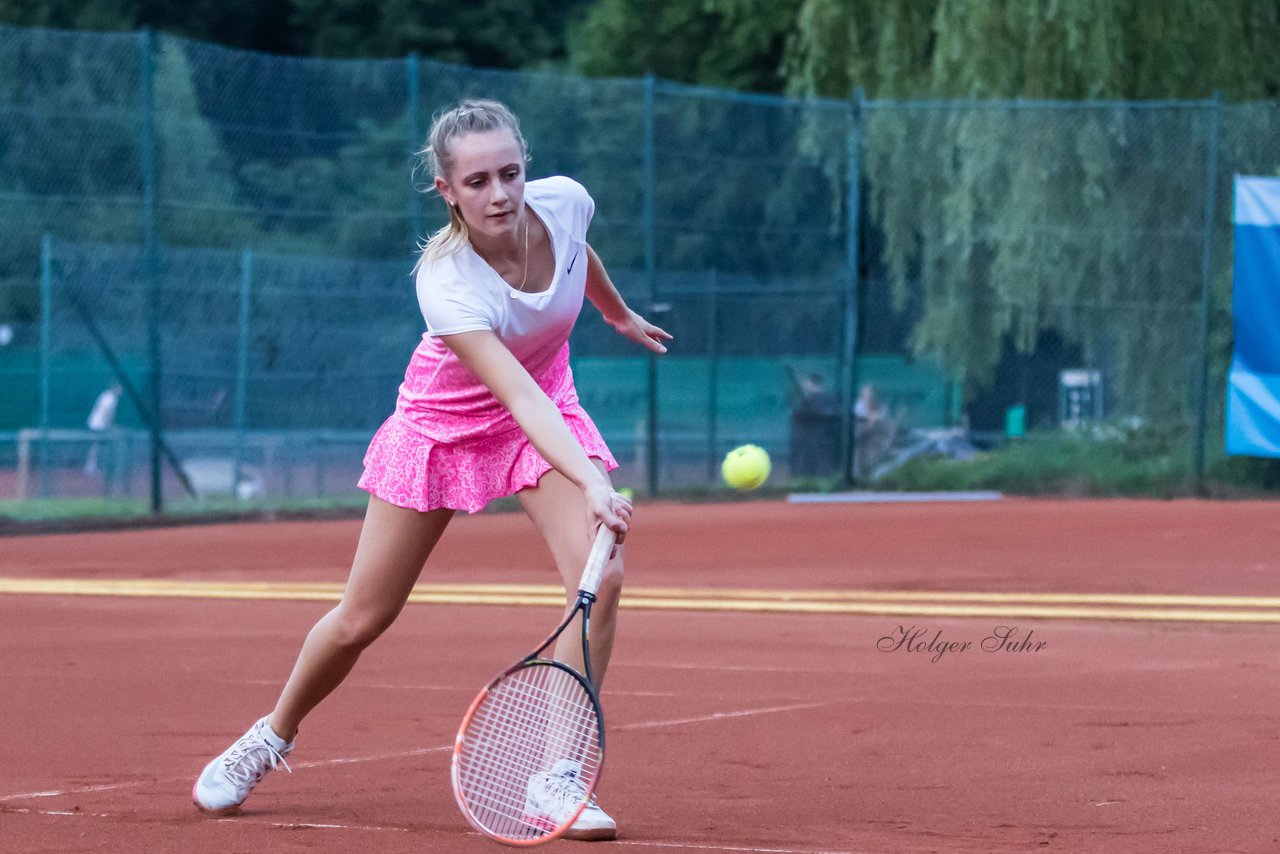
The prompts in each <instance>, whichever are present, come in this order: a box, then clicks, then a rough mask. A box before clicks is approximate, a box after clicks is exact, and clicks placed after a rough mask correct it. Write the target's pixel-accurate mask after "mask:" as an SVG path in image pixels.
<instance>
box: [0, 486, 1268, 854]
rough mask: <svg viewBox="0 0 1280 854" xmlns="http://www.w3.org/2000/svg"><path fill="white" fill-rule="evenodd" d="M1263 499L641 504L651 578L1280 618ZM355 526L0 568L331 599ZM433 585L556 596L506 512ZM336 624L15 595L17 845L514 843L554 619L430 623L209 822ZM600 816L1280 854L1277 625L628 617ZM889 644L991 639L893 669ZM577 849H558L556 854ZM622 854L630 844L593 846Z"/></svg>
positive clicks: (827, 832) (728, 831)
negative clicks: (523, 671) (245, 584)
mask: <svg viewBox="0 0 1280 854" xmlns="http://www.w3.org/2000/svg"><path fill="white" fill-rule="evenodd" d="M1277 510H1280V508H1278V507H1277V506H1276V505H1274V504H1267V503H1260V502H1239V503H1226V502H1224V503H1203V502H1196V501H1175V502H1132V501H1079V502H1053V501H1031V500H1026V501H1004V502H1000V503H995V504H973V505H909V506H908V505H889V506H861V505H844V506H791V505H784V504H777V503H747V504H735V505H725V506H681V505H661V504H657V505H642V506H641V507H640V508H639V510H638V514H637V524H638V528H637V531H636V533H635V534H634V536H633V538H632V539H631V540H630V541H629V544H628V546H627V548H628V580H629V583H631V584H633V585H643V586H656V585H663V586H685V587H715V586H720V587H726V588H741V587H764V588H779V589H782V588H802V589H829V590H850V589H877V590H895V591H901V590H945V591H971V592H975V591H1016V592H1028V591H1032V592H1036V591H1044V592H1125V593H1179V594H1232V595H1252V596H1262V595H1267V596H1276V595H1280V549H1278V548H1277V545H1280V513H1278V512H1277ZM358 527H359V523H358V522H325V523H312V522H306V523H279V524H254V525H237V526H200V527H191V528H180V529H163V530H153V531H130V532H120V533H105V534H104V533H99V534H77V535H61V536H41V537H17V538H7V539H0V576H25V577H58V578H67V577H85V578H97V577H102V578H140V577H162V578H191V579H202V580H212V579H222V580H245V579H254V580H278V581H303V580H311V581H316V580H323V581H338V580H341V579H342V577H343V576H344V574H345V570H346V567H347V564H348V561H349V560H350V556H351V553H352V551H353V549H354V544H355V537H356V534H357V532H358ZM423 580H424V581H474V582H480V581H493V582H499V581H525V582H549V581H552V580H554V575H553V574H552V572H551V570H550V560H549V558H548V557H547V556H546V554H545V550H544V549H543V548H542V547H541V546H540V545H539V544H538V543H537V540H536V536H535V535H534V534H533V531H532V528H531V526H530V525H529V524H528V522H527V521H525V520H524V519H523V517H521V516H519V515H516V514H482V515H480V516H476V517H466V518H463V517H460V518H458V519H457V520H456V521H455V524H454V527H453V529H452V530H451V531H450V532H449V533H448V534H447V535H446V537H445V540H444V542H443V544H442V545H441V547H440V548H439V550H438V551H437V553H436V554H435V555H434V556H433V558H432V561H431V563H430V564H429V565H428V569H427V571H426V572H425V573H424V575H423ZM328 607H329V605H328V604H326V603H305V602H268V601H228V600H191V599H173V600H158V599H126V598H96V597H95V598H90V597H74V596H67V597H49V596H19V595H0V653H2V654H0V679H3V684H4V686H5V693H4V697H3V702H2V704H0V710H2V716H3V732H4V737H3V742H0V743H2V744H3V749H2V752H0V849H3V850H4V851H21V852H27V851H86V852H88V851H93V852H100V851H108V852H110V851H119V852H136V851H183V852H204V851H255V852H256V851H293V850H311V851H355V850H358V851H361V852H362V854H375V852H393V851H395V852H398V851H441V852H453V851H460V852H462V851H477V852H478V851H495V850H497V849H496V848H495V847H494V846H493V843H490V842H488V841H486V840H484V839H481V838H480V837H478V836H476V835H475V834H473V833H470V832H469V830H468V828H467V827H466V824H465V822H464V821H463V820H462V818H461V817H460V816H459V815H458V813H457V810H456V808H455V807H454V805H453V802H452V795H451V794H450V791H449V785H448V753H447V746H448V745H449V744H450V742H451V740H452V736H453V732H454V729H455V727H456V726H457V722H458V719H459V718H460V716H461V713H462V711H463V710H464V708H465V705H466V702H467V701H468V700H469V699H470V697H471V696H472V695H473V694H474V692H475V690H476V688H477V687H478V686H479V684H481V683H482V682H483V680H484V679H486V678H487V677H488V676H490V675H492V673H493V672H494V671H496V670H497V669H499V667H501V666H502V665H504V664H506V663H507V662H508V661H509V660H510V659H512V658H513V657H514V656H515V655H517V654H518V653H520V652H523V651H524V649H525V648H526V647H528V646H529V645H530V643H531V642H533V641H535V640H537V639H538V638H540V637H541V636H542V634H543V633H544V632H545V630H546V629H547V628H548V627H549V624H550V623H551V622H552V621H553V620H554V616H555V615H554V613H550V612H549V609H542V608H500V607H480V606H462V607H444V606H428V605H422V606H417V605H415V606H410V607H409V608H408V609H406V611H405V613H404V615H403V616H402V618H401V619H400V621H399V622H398V623H397V624H396V625H395V626H394V627H393V628H392V629H391V631H390V632H389V633H388V634H387V636H386V637H384V638H383V639H382V640H380V641H379V642H378V643H377V644H375V646H374V647H373V648H372V649H371V650H370V651H369V652H368V653H367V654H366V656H365V658H364V659H363V660H362V662H361V664H360V666H359V667H358V668H357V670H356V672H355V673H354V674H353V675H352V677H351V678H350V680H349V681H348V682H347V683H346V684H345V685H344V686H343V687H342V688H341V689H340V690H339V691H338V692H337V693H336V694H335V695H334V696H333V697H332V698H331V699H330V700H329V701H328V702H327V703H325V704H324V705H323V706H321V707H320V709H319V710H318V711H317V712H316V713H315V714H314V715H313V716H312V717H311V718H310V719H309V720H308V721H307V723H306V726H305V727H304V731H303V733H302V737H301V740H300V742H299V749H298V751H297V752H296V753H295V754H294V755H293V756H292V757H291V760H294V761H292V762H291V764H292V765H293V766H294V771H295V773H294V774H293V776H292V777H291V776H289V775H288V774H286V773H283V772H277V773H275V774H273V775H272V776H271V777H270V778H269V779H268V780H267V781H266V782H265V783H264V784H263V785H262V786H261V787H260V788H259V790H258V791H257V792H256V793H255V794H254V796H253V798H252V799H251V800H250V801H249V802H248V804H247V809H246V810H245V812H244V814H243V815H241V816H239V817H236V818H232V819H216V818H210V817H206V816H203V815H201V814H199V813H197V812H196V811H195V810H194V809H193V808H192V807H191V805H190V803H189V793H190V788H191V782H192V779H193V777H194V775H195V773H197V772H198V770H199V768H200V767H201V765H203V763H204V762H205V761H207V759H208V758H209V757H210V756H211V755H213V754H214V753H216V752H218V751H219V750H221V749H222V748H223V747H224V746H225V745H226V744H227V743H228V742H229V741H230V739H232V738H234V737H235V736H236V735H238V734H239V733H240V732H241V731H243V729H244V728H245V727H246V726H247V725H248V724H249V723H251V722H252V721H253V720H254V719H256V717H257V716H258V715H260V714H263V713H265V711H266V710H267V709H269V708H270V706H271V704H272V702H273V701H274V698H275V694H276V691H277V690H278V686H279V683H280V681H281V680H282V679H283V678H284V676H285V675H286V674H287V672H288V670H289V668H290V666H291V664H292V662H293V658H294V656H295V654H296V652H297V648H298V645H299V643H300V642H301V640H302V637H303V635H304V634H305V632H306V631H307V629H308V628H309V627H310V625H311V624H312V623H313V622H314V620H315V619H316V618H317V617H318V616H319V615H320V614H322V613H323V612H324V611H325V610H326V609H327V608H328ZM621 620H622V621H621V627H620V637H619V646H618V649H617V653H616V655H615V658H614V664H613V666H612V667H611V669H610V672H609V679H608V681H607V683H606V685H605V690H604V702H605V709H606V715H607V717H608V720H609V744H608V757H607V762H606V768H605V778H604V783H603V786H602V790H601V801H602V804H603V805H604V806H605V808H606V809H607V810H609V811H610V812H611V813H613V814H614V815H615V816H616V817H617V818H618V820H619V823H620V827H621V837H620V839H619V841H618V842H617V843H613V845H614V847H622V846H625V847H626V849H627V850H636V851H706V850H711V851H721V850H727V851H761V852H763V851H772V852H806V854H809V853H810V852H822V851H847V852H931V851H937V852H1004V851H1065V852H1094V851H1097V852H1191V851H1197V852H1209V851H1240V852H1264V851H1275V850H1278V849H1280V818H1277V811H1276V809H1275V805H1276V803H1277V802H1278V801H1280V784H1278V783H1277V780H1278V779H1280V777H1278V776H1277V773H1276V769H1277V768H1280V727H1278V726H1277V723H1278V720H1277V718H1278V715H1277V712H1276V709H1277V708H1280V679H1278V678H1277V676H1278V675H1280V674H1278V673H1277V669H1278V665H1277V660H1276V655H1275V648H1276V642H1277V639H1278V636H1280V628H1278V627H1277V626H1276V625H1228V624H1193V623H1130V622H1085V621H1071V620H1051V621H1050V620H1045V621H1023V622H1022V623H1020V624H1019V626H1018V628H1019V630H1020V631H1021V632H1023V633H1026V632H1034V638H1035V640H1042V641H1045V642H1046V643H1047V645H1046V646H1045V647H1044V648H1043V649H1042V650H1040V651H1038V652H1030V651H1026V652H1019V653H1010V652H999V653H986V652H982V651H981V650H980V649H978V648H977V647H978V643H979V642H980V641H981V640H982V639H983V638H984V637H986V636H987V635H989V634H991V632H992V630H993V628H994V625H993V621H991V620H982V619H964V620H959V619H939V618H904V617H875V616H819V615H803V614H752V613H702V614H681V613H675V612H667V611H624V612H623V613H622V618H621ZM899 626H916V627H917V628H924V629H926V630H927V632H928V634H929V636H933V635H934V634H935V633H937V632H941V635H942V638H943V639H944V640H954V641H970V642H972V643H973V644H974V646H973V648H971V649H970V650H968V651H963V652H955V653H949V654H947V655H945V656H943V657H942V659H941V660H939V661H936V662H934V661H932V660H931V656H929V655H927V654H923V655H922V654H916V653H908V652H906V651H903V650H900V649H899V650H897V651H890V652H884V651H878V650H877V648H876V646H877V641H878V640H879V639H880V638H882V637H884V636H887V635H892V634H893V633H894V632H895V631H896V630H897V628H898V627H899ZM583 845H585V843H570V842H557V843H553V847H554V848H555V849H556V850H571V849H572V848H574V847H575V846H577V847H579V848H581V847H582V846H583ZM603 845H605V846H606V847H607V846H608V845H609V844H608V843H604V844H603Z"/></svg>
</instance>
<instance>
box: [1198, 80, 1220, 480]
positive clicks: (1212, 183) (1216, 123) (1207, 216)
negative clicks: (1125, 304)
mask: <svg viewBox="0 0 1280 854" xmlns="http://www.w3.org/2000/svg"><path fill="white" fill-rule="evenodd" d="M1209 109H1210V110H1211V113H1210V119H1209V144H1208V154H1207V156H1206V157H1205V166H1204V170H1205V176H1204V182H1205V194H1204V231H1203V234H1202V237H1201V246H1200V347H1199V352H1200V376H1199V378H1198V380H1199V382H1198V385H1197V389H1196V433H1195V441H1194V443H1193V448H1192V479H1193V487H1194V489H1195V491H1196V493H1197V494H1203V492H1204V456H1205V441H1206V438H1205V434H1206V432H1207V427H1208V418H1209V314H1210V309H1211V307H1212V302H1213V300H1212V294H1213V219H1214V214H1215V213H1216V212H1217V206H1218V137H1219V135H1220V132H1221V128H1222V93H1221V92H1216V91H1215V92H1214V93H1213V100H1212V101H1211V102H1210V103H1209Z"/></svg>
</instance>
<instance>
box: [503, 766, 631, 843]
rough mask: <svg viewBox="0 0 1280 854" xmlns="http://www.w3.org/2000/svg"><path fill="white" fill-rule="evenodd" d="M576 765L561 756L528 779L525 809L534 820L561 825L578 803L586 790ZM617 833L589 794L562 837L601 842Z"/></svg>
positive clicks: (551, 824) (616, 829) (611, 821)
mask: <svg viewBox="0 0 1280 854" xmlns="http://www.w3.org/2000/svg"><path fill="white" fill-rule="evenodd" d="M580 770H581V769H580V767H579V766H578V764H577V763H576V762H574V761H573V760H571V759H561V760H560V761H559V762H557V763H556V764H555V765H554V766H552V768H551V770H550V771H544V772H542V773H540V774H534V775H533V776H532V777H530V778H529V785H528V788H527V791H526V797H525V812H527V813H528V814H529V816H530V818H531V819H532V820H534V821H538V820H543V821H545V822H546V823H547V824H548V825H550V826H556V825H559V824H561V823H562V822H563V821H564V820H565V819H566V818H567V817H568V816H570V815H572V814H573V811H574V810H576V809H577V808H578V804H580V803H582V796H583V795H584V794H585V793H586V789H585V787H584V786H583V785H582V781H581V780H579V779H578V773H579V771H580ZM617 835H618V824H617V822H615V821H614V820H613V819H612V818H610V817H609V814H608V813H606V812H605V811H604V810H602V809H600V805H599V804H597V803H596V799H595V798H594V797H593V798H591V799H590V800H588V801H587V805H586V807H585V808H584V809H583V810H582V812H581V813H580V814H579V815H578V818H577V820H576V821H574V823H573V824H572V825H570V827H569V829H568V830H566V831H565V832H564V835H563V837H562V838H564V839H578V840H586V841H602V840H606V839H614V838H616V837H617Z"/></svg>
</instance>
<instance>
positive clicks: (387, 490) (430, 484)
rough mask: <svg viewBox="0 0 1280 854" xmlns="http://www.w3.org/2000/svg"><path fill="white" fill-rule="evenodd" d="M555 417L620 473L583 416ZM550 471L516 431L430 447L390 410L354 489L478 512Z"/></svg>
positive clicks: (572, 407) (565, 411)
mask: <svg viewBox="0 0 1280 854" xmlns="http://www.w3.org/2000/svg"><path fill="white" fill-rule="evenodd" d="M560 413H561V415H563V416H564V420H565V424H567V425H568V427H569V432H571V433H572V434H573V436H574V438H575V439H577V440H578V444H579V445H581V446H582V449H583V450H584V451H586V453H587V456H588V457H594V458H595V459H598V460H600V461H602V462H603V463H604V464H605V466H606V467H607V468H608V470H609V471H613V470H614V469H616V468H617V467H618V462H617V460H615V459H614V458H613V454H611V453H609V447H608V446H607V445H606V444H605V441H604V437H603V436H601V435H600V431H599V430H598V429H596V425H595V424H594V423H593V422H592V421H591V418H590V416H588V415H587V413H586V410H584V409H583V408H582V407H581V406H580V405H579V404H577V403H576V402H574V403H571V404H567V405H566V404H562V405H561V407H560ZM551 468H552V466H551V464H550V463H548V462H547V461H546V460H544V459H543V458H542V455H541V454H539V453H538V452H537V451H536V450H535V449H534V447H533V445H532V443H530V442H529V438H528V437H527V436H525V434H524V431H523V430H520V429H518V428H517V429H515V430H508V431H506V432H504V433H501V434H499V435H496V436H484V437H481V438H479V439H471V440H468V441H463V442H454V443H446V442H436V441H434V440H432V439H430V438H428V437H427V436H424V435H423V434H422V433H420V432H418V431H417V430H416V429H414V427H413V424H412V423H411V422H410V421H409V419H408V418H406V417H405V416H404V415H402V414H400V413H399V412H396V413H395V414H393V415H392V416H391V417H390V418H388V419H387V420H386V421H385V422H384V423H383V425H382V426H381V427H380V428H378V432H377V433H375V434H374V436H373V441H372V442H370V443H369V450H368V452H367V453H365V456H364V474H363V476H361V478H360V481H359V486H360V488H361V489H363V490H365V491H366V492H369V493H371V494H373V495H376V496H377V497H379V498H381V499H382V500H383V501H386V502H388V503H389V504H394V505H396V506H397V507H406V508H409V509H411V510H419V511H422V512H426V511H428V510H437V509H439V508H441V507H448V508H452V509H454V510H466V511H467V512H468V513H476V512H478V511H480V510H482V509H484V506H485V505H486V504H488V503H489V502H490V501H492V500H494V499H495V498H504V497H506V496H508V495H515V494H516V493H517V492H519V491H520V490H522V489H525V488H527V487H530V486H536V485H537V483H538V480H539V478H541V477H542V476H543V475H544V474H546V473H547V472H548V471H550V470H551Z"/></svg>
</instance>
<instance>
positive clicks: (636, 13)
mask: <svg viewBox="0 0 1280 854" xmlns="http://www.w3.org/2000/svg"><path fill="white" fill-rule="evenodd" d="M797 6H798V0H780V2H769V0H704V2H702V3H689V2H682V0H597V2H596V3H595V4H594V5H593V6H591V8H590V9H589V10H588V12H587V14H586V17H585V18H584V19H583V20H582V22H581V23H580V24H579V25H577V26H576V27H574V28H573V29H572V30H571V35H570V60H571V64H572V67H573V68H574V69H575V70H577V71H579V72H581V73H583V74H587V75H589V76H593V77H639V76H642V75H645V74H655V75H657V76H659V77H662V78H664V79H667V80H676V81H680V82H684V83H699V84H703V85H708V86H720V87H724V88H728V89H738V90H748V91H759V92H779V91H781V90H782V87H783V83H784V78H783V75H782V57H783V51H784V48H785V46H786V40H787V36H788V33H789V32H790V30H791V28H792V26H793V22H794V20H795V15H796V11H797Z"/></svg>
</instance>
